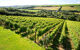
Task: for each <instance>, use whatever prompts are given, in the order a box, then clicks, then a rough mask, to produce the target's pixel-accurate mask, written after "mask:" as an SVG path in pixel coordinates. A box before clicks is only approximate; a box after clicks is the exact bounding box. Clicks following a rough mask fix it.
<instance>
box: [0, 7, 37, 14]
mask: <svg viewBox="0 0 80 50" xmlns="http://www.w3.org/2000/svg"><path fill="white" fill-rule="evenodd" d="M0 14H2V15H15V16H36V15H35V12H29V11H24V10H18V9H15V8H0Z"/></svg>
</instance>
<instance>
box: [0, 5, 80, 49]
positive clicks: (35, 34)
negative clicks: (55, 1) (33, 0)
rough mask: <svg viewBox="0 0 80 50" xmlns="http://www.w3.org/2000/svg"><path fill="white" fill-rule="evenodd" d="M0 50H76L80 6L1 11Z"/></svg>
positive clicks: (79, 28)
mask: <svg viewBox="0 0 80 50" xmlns="http://www.w3.org/2000/svg"><path fill="white" fill-rule="evenodd" d="M0 50H80V4H72V5H70V4H67V5H36V6H34V5H33V6H21V7H1V8H0Z"/></svg>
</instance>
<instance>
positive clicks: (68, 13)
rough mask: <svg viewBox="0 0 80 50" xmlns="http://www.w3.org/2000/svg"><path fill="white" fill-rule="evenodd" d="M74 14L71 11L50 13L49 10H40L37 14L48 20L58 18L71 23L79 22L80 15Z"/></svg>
mask: <svg viewBox="0 0 80 50" xmlns="http://www.w3.org/2000/svg"><path fill="white" fill-rule="evenodd" d="M75 13H76V12H72V11H59V12H58V11H51V10H41V11H39V12H37V15H39V16H45V17H50V18H59V19H67V20H73V21H80V15H79V14H75Z"/></svg>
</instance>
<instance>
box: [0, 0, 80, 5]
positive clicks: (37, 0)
mask: <svg viewBox="0 0 80 50" xmlns="http://www.w3.org/2000/svg"><path fill="white" fill-rule="evenodd" d="M64 4H80V0H77V1H75V0H69V1H67V0H64V1H63V0H57V1H56V0H54V1H53V0H31V1H30V0H4V1H3V0H0V6H18V5H64Z"/></svg>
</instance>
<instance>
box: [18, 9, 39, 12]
mask: <svg viewBox="0 0 80 50" xmlns="http://www.w3.org/2000/svg"><path fill="white" fill-rule="evenodd" d="M19 10H23V11H29V12H38V11H40V10H30V9H19Z"/></svg>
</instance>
